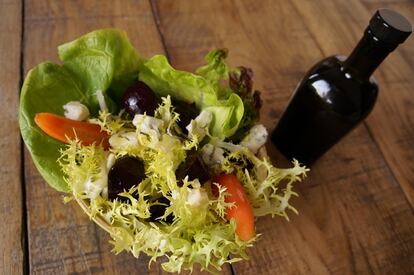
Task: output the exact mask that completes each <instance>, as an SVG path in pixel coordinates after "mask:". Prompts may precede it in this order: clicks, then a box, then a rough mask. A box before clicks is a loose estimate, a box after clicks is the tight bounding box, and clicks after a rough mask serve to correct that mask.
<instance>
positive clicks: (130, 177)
mask: <svg viewBox="0 0 414 275" xmlns="http://www.w3.org/2000/svg"><path fill="white" fill-rule="evenodd" d="M145 177H146V175H145V168H144V163H143V162H142V160H140V159H138V158H133V157H124V158H121V159H118V160H117V161H116V162H115V164H114V165H113V166H112V167H111V169H110V170H109V173H108V198H109V199H110V200H114V199H116V198H118V199H119V200H121V201H125V200H126V198H124V197H120V196H119V197H118V194H119V193H122V192H124V191H128V190H129V189H130V188H131V187H133V186H134V185H138V184H139V183H140V182H141V181H142V180H143V179H145Z"/></svg>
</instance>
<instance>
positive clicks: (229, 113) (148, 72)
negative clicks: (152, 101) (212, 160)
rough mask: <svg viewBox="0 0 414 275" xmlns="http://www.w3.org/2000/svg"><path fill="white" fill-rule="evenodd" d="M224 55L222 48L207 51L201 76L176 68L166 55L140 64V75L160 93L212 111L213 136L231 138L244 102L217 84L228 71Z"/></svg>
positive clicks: (241, 114) (242, 112)
mask: <svg viewBox="0 0 414 275" xmlns="http://www.w3.org/2000/svg"><path fill="white" fill-rule="evenodd" d="M224 56H225V55H223V53H221V52H220V51H213V52H212V53H210V54H208V55H207V57H206V60H207V61H208V62H209V63H208V64H207V65H206V66H203V67H201V68H200V69H199V70H198V72H199V73H200V74H201V75H197V74H192V73H190V72H185V71H179V70H176V69H174V68H173V67H172V66H171V65H170V64H169V63H168V60H167V58H166V57H165V56H163V55H156V56H154V57H152V58H150V59H149V60H148V61H146V62H145V63H144V64H143V65H142V66H141V67H140V72H139V76H138V78H139V80H141V81H143V82H144V83H145V84H147V85H148V86H149V87H151V89H153V90H154V91H155V92H156V93H157V94H159V95H160V96H167V95H171V96H172V97H173V98H176V99H179V100H182V101H186V102H188V103H195V104H196V106H197V107H198V108H199V109H201V110H207V111H209V112H211V113H212V114H213V120H212V123H211V125H210V133H211V135H212V136H216V137H220V138H226V137H230V136H232V135H233V134H234V133H235V132H236V131H237V129H238V127H239V124H240V122H241V120H242V118H243V114H244V104H243V101H242V100H241V98H240V97H239V96H238V95H237V94H235V93H229V92H225V93H222V92H221V91H223V90H225V91H226V89H221V88H220V86H219V83H218V82H219V80H221V79H222V78H224V77H225V75H226V74H227V67H226V66H225V65H223V64H224V63H223V59H224ZM227 91H228V89H227ZM223 96H224V97H223Z"/></svg>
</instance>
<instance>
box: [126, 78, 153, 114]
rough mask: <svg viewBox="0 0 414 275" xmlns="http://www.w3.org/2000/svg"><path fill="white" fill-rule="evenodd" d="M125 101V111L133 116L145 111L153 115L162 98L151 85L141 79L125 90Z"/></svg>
mask: <svg viewBox="0 0 414 275" xmlns="http://www.w3.org/2000/svg"><path fill="white" fill-rule="evenodd" d="M123 103H124V108H125V111H127V112H128V113H129V114H130V115H132V116H134V115H136V114H143V113H147V115H150V116H153V115H154V111H155V109H157V107H158V105H159V104H160V103H161V100H160V99H159V97H158V96H157V95H156V94H155V93H154V92H153V91H152V90H151V88H150V87H148V86H147V85H146V84H145V83H144V82H141V81H139V82H137V83H135V84H134V85H132V86H130V87H129V88H128V89H127V90H126V91H125V93H124V97H123Z"/></svg>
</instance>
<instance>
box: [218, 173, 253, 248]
mask: <svg viewBox="0 0 414 275" xmlns="http://www.w3.org/2000/svg"><path fill="white" fill-rule="evenodd" d="M215 181H216V182H217V183H218V184H219V185H220V186H223V187H226V189H227V192H228V193H229V196H227V197H226V198H225V201H226V202H233V203H234V207H231V208H228V209H227V211H226V219H227V220H231V219H235V221H236V234H237V236H239V238H240V239H241V240H243V241H248V240H250V239H251V238H253V237H254V236H256V231H255V228H254V216H253V209H252V207H251V205H250V202H249V200H248V197H247V195H246V192H244V188H243V186H242V185H241V184H240V181H239V180H238V179H237V177H236V176H235V175H233V174H222V175H220V176H218V177H217V179H216V180H215ZM213 191H214V190H213Z"/></svg>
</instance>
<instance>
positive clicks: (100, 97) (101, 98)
mask: <svg viewBox="0 0 414 275" xmlns="http://www.w3.org/2000/svg"><path fill="white" fill-rule="evenodd" d="M96 98H97V99H98V103H99V108H101V111H103V112H108V106H107V105H106V102H105V97H104V95H103V92H102V91H101V90H97V91H96Z"/></svg>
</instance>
